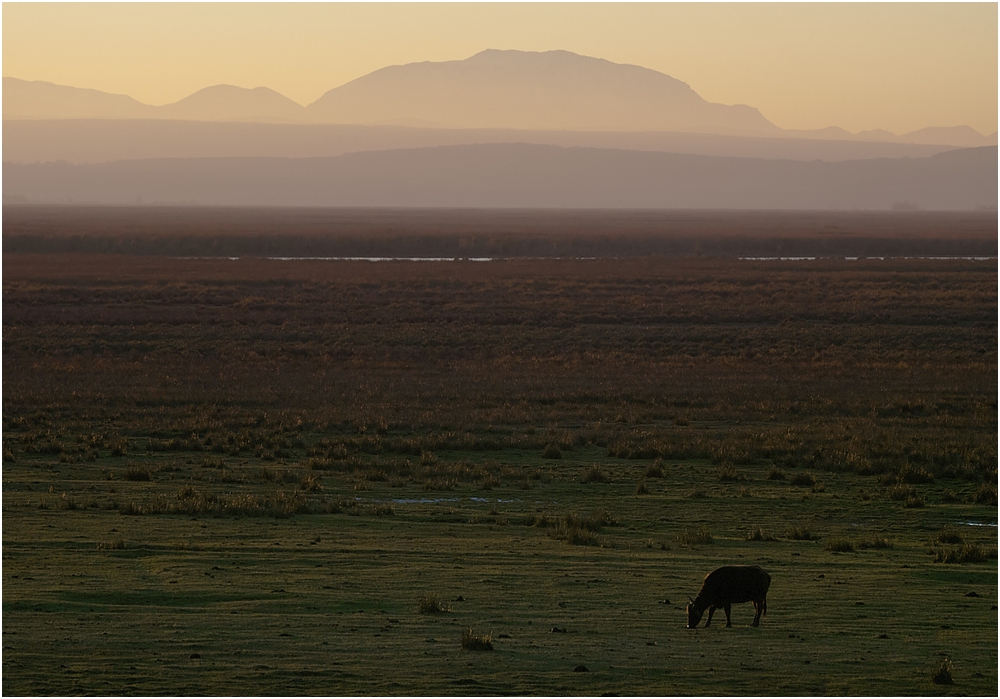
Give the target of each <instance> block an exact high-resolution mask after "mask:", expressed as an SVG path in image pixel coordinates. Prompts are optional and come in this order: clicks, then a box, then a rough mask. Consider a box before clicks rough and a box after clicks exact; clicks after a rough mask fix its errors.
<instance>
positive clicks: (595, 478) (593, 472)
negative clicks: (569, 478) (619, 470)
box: [581, 464, 608, 483]
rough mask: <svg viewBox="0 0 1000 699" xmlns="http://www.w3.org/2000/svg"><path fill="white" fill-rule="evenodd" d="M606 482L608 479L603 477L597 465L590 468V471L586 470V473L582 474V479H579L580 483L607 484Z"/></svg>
mask: <svg viewBox="0 0 1000 699" xmlns="http://www.w3.org/2000/svg"><path fill="white" fill-rule="evenodd" d="M607 482H608V477H607V476H605V475H604V472H603V471H602V470H601V467H600V466H598V465H597V464H594V465H593V466H591V467H590V469H588V470H587V472H586V473H584V474H583V478H582V479H581V483H607Z"/></svg>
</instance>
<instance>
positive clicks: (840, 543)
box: [826, 538, 854, 553]
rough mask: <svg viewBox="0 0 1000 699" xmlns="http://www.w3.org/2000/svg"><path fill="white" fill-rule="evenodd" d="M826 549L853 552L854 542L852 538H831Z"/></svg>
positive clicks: (837, 551)
mask: <svg viewBox="0 0 1000 699" xmlns="http://www.w3.org/2000/svg"><path fill="white" fill-rule="evenodd" d="M826 550H827V551H831V552H833V553H853V552H854V543H853V542H852V541H851V540H850V539H840V538H837V539H830V540H829V541H828V542H826Z"/></svg>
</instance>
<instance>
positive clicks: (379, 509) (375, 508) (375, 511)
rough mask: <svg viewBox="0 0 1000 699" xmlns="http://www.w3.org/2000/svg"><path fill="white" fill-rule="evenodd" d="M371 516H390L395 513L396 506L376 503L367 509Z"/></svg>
mask: <svg viewBox="0 0 1000 699" xmlns="http://www.w3.org/2000/svg"><path fill="white" fill-rule="evenodd" d="M369 512H370V513H371V515H372V517H391V516H393V515H395V514H396V508H395V507H393V506H392V505H390V504H388V503H378V504H375V505H372V506H371V508H370V509H369Z"/></svg>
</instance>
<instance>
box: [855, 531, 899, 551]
mask: <svg viewBox="0 0 1000 699" xmlns="http://www.w3.org/2000/svg"><path fill="white" fill-rule="evenodd" d="M857 546H858V548H859V549H891V548H892V542H891V541H889V540H888V539H887V538H885V537H884V536H879V535H877V534H873V535H871V536H870V537H868V538H867V539H861V540H859V541H858V543H857Z"/></svg>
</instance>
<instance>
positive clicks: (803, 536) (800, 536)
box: [788, 527, 819, 541]
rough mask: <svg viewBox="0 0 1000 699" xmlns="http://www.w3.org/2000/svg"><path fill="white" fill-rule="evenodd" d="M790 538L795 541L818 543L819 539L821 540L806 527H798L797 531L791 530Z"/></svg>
mask: <svg viewBox="0 0 1000 699" xmlns="http://www.w3.org/2000/svg"><path fill="white" fill-rule="evenodd" d="M788 538H789V539H792V540H793V541H816V540H817V539H819V537H818V536H816V535H815V534H813V533H812V532H811V531H809V530H808V529H806V528H805V527H796V528H795V529H789V530H788Z"/></svg>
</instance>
